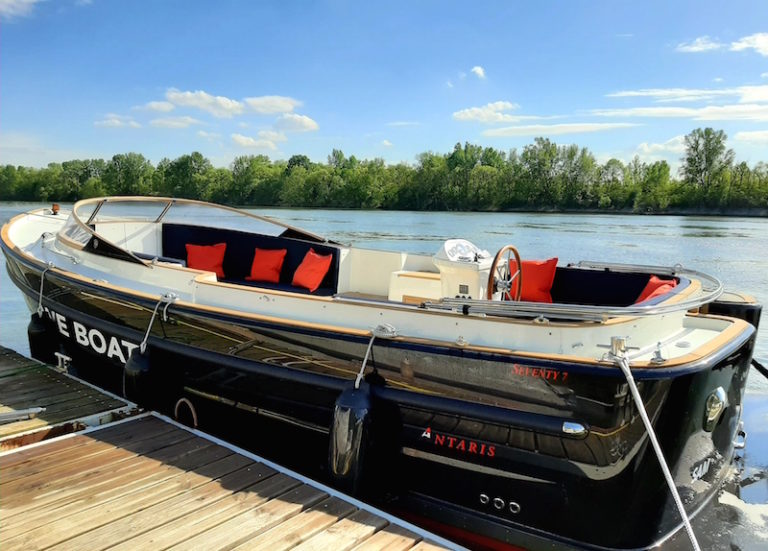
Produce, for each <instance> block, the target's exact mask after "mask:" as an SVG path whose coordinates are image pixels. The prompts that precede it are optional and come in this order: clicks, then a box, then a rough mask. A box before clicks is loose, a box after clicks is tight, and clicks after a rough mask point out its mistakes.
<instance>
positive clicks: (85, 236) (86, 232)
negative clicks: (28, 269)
mask: <svg viewBox="0 0 768 551" xmlns="http://www.w3.org/2000/svg"><path fill="white" fill-rule="evenodd" d="M72 213H73V216H72V217H71V218H70V220H69V221H68V223H67V224H66V226H65V227H64V228H63V229H62V230H61V232H60V233H61V234H62V235H64V236H65V237H67V238H69V239H70V240H72V241H74V242H76V243H79V244H80V245H85V244H86V243H87V242H88V240H89V239H90V237H91V236H92V235H93V234H95V233H96V225H97V224H110V223H126V222H140V223H141V222H143V223H149V224H160V223H163V224H194V225H196V226H207V227H212V228H220V229H229V230H238V231H244V232H250V233H258V234H262V235H269V236H278V235H284V234H286V233H289V234H291V235H292V236H296V237H303V238H307V239H311V240H313V241H320V242H322V241H326V240H325V239H324V238H323V237H321V236H318V235H315V234H312V233H310V232H307V231H304V230H300V229H298V228H293V227H292V226H289V225H287V224H283V223H282V222H279V221H277V220H273V219H270V218H267V217H264V216H259V215H256V214H253V213H250V212H246V211H243V210H238V209H234V208H231V207H226V206H223V205H215V204H211V203H203V202H200V201H192V200H186V199H171V198H161V197H115V198H98V199H86V200H83V201H80V202H78V203H76V204H75V206H74V207H73V209H72Z"/></svg>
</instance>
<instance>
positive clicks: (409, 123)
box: [386, 121, 421, 126]
mask: <svg viewBox="0 0 768 551" xmlns="http://www.w3.org/2000/svg"><path fill="white" fill-rule="evenodd" d="M420 125H421V123H420V122H417V121H392V122H388V123H387V124H386V126H420Z"/></svg>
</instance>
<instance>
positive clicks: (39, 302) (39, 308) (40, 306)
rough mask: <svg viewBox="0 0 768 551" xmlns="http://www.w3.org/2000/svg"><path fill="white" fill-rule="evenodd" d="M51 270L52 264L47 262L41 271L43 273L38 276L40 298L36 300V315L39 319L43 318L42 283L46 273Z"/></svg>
mask: <svg viewBox="0 0 768 551" xmlns="http://www.w3.org/2000/svg"><path fill="white" fill-rule="evenodd" d="M51 268H53V262H49V263H48V264H47V265H46V266H45V270H43V273H42V274H40V296H39V297H38V299H37V315H38V316H39V317H41V318H42V317H43V312H44V310H43V283H45V274H46V273H48V270H50V269H51Z"/></svg>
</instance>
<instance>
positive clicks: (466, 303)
mask: <svg viewBox="0 0 768 551" xmlns="http://www.w3.org/2000/svg"><path fill="white" fill-rule="evenodd" d="M576 267H578V268H582V269H599V270H610V271H614V272H634V273H648V274H660V275H676V276H680V277H685V278H688V279H692V280H698V281H699V282H700V283H701V286H702V292H701V293H699V294H697V295H695V296H693V297H690V298H687V299H684V300H681V301H678V302H674V303H670V304H664V303H662V304H658V305H656V304H654V305H647V306H642V305H630V306H621V307H617V306H592V305H586V304H548V303H541V302H517V301H504V302H502V301H498V302H492V301H487V300H475V299H462V298H443V299H441V300H440V301H439V302H430V301H427V302H424V303H423V304H422V306H423V307H424V308H426V309H428V310H443V311H455V312H459V313H462V314H467V315H469V314H485V315H489V316H500V317H515V318H517V317H519V318H541V319H542V320H544V319H567V320H582V321H599V322H604V321H607V320H609V319H612V318H618V317H625V316H633V317H644V316H658V315H661V314H669V313H672V312H679V311H681V310H692V309H695V308H699V307H701V306H703V305H704V304H707V303H709V302H712V301H714V300H717V299H718V298H719V297H720V295H722V294H723V284H722V282H721V281H720V280H719V279H717V278H716V277H714V276H711V275H708V274H705V273H702V272H698V271H696V270H689V269H685V268H683V267H682V266H679V265H678V266H674V267H672V268H670V267H662V266H637V265H630V264H604V263H598V262H579V263H578V264H576Z"/></svg>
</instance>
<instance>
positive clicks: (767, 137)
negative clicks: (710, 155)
mask: <svg viewBox="0 0 768 551" xmlns="http://www.w3.org/2000/svg"><path fill="white" fill-rule="evenodd" d="M733 139H734V140H736V141H737V142H744V143H748V144H756V145H763V144H765V145H768V130H752V131H749V132H736V135H735V136H734V137H733Z"/></svg>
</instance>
